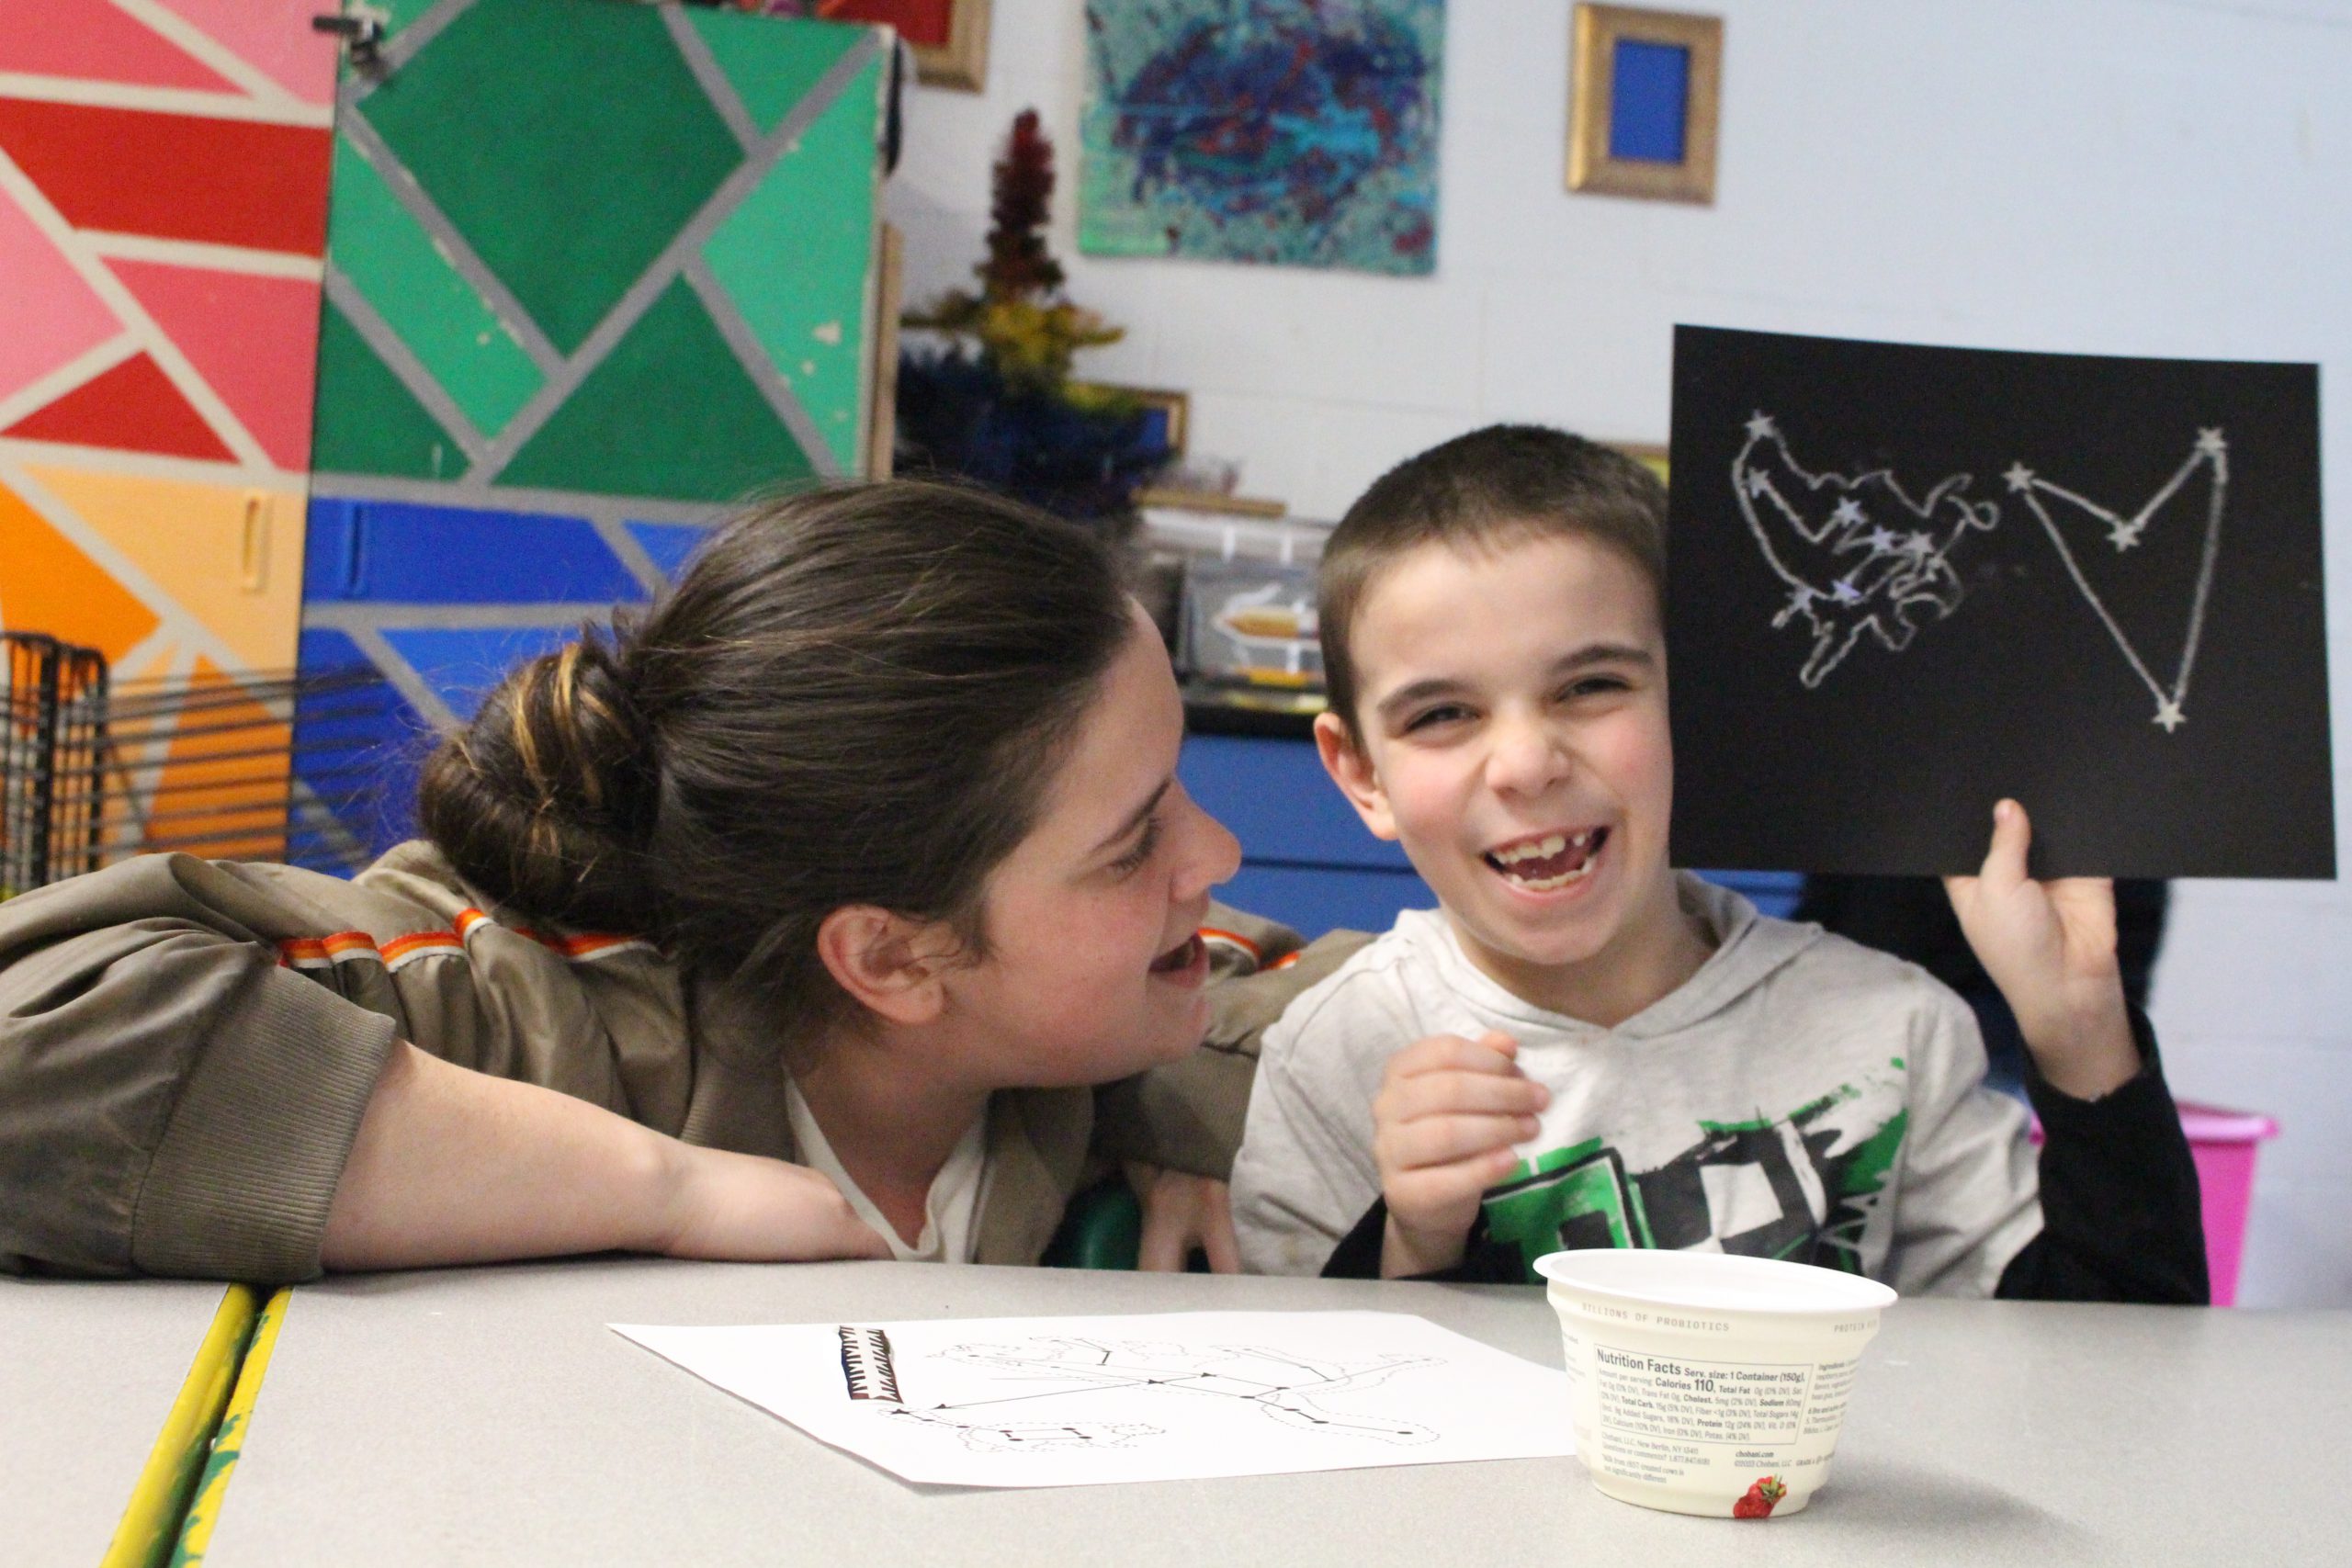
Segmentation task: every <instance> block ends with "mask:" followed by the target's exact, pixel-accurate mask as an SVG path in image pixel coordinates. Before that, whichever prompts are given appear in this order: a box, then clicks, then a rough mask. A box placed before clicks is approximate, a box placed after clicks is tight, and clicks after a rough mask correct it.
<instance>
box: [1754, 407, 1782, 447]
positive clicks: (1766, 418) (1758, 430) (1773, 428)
mask: <svg viewBox="0 0 2352 1568" xmlns="http://www.w3.org/2000/svg"><path fill="white" fill-rule="evenodd" d="M1747 434H1748V439H1750V440H1752V441H1762V440H1764V439H1766V438H1767V437H1770V436H1774V435H1778V434H1781V427H1780V426H1779V425H1777V424H1774V423H1772V416H1771V415H1770V414H1769V413H1766V412H1764V411H1763V410H1762V409H1758V410H1757V411H1756V417H1755V418H1754V419H1751V420H1749V421H1748V422H1747Z"/></svg>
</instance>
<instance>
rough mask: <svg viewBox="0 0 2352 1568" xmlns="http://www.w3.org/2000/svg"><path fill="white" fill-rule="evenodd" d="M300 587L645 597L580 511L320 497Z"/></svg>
mask: <svg viewBox="0 0 2352 1568" xmlns="http://www.w3.org/2000/svg"><path fill="white" fill-rule="evenodd" d="M302 580H303V592H304V595H305V597H306V599H308V600H309V601H311V602H317V601H319V600H323V599H342V600H356V601H361V602H368V601H373V602H376V603H379V604H386V603H389V604H618V603H621V602H623V601H638V600H642V599H643V598H644V597H645V588H644V585H643V584H641V583H639V581H637V579H636V577H634V576H633V575H631V573H630V572H629V570H628V568H627V567H625V566H623V565H622V564H621V562H620V558H618V557H617V556H616V555H614V554H613V552H612V551H611V550H610V549H609V548H607V547H605V541H604V540H603V539H601V538H599V537H597V535H596V530H595V529H594V527H592V526H590V525H589V523H588V521H587V520H586V519H585V518H582V517H564V516H560V515H553V514H549V513H533V512H503V511H485V510H479V509H476V508H471V507H458V506H426V505H421V504H418V503H416V502H404V501H350V500H344V499H339V498H334V497H314V498H313V499H312V501H311V527H310V554H309V556H308V558H306V559H305V562H304V565H303V572H302Z"/></svg>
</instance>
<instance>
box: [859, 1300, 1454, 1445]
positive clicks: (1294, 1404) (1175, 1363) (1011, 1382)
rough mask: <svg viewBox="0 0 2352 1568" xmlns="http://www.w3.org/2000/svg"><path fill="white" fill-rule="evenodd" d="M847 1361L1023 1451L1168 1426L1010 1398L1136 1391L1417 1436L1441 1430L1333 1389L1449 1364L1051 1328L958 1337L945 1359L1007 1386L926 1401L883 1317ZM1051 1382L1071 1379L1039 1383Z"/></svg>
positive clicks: (933, 1420)
mask: <svg viewBox="0 0 2352 1568" xmlns="http://www.w3.org/2000/svg"><path fill="white" fill-rule="evenodd" d="M841 1336H842V1375H843V1378H844V1380H845V1382H847V1384H848V1387H849V1396H850V1397H851V1398H852V1399H860V1400H872V1401H876V1402H877V1403H883V1404H890V1405H892V1406H893V1407H894V1408H892V1409H891V1411H890V1412H889V1414H890V1415H891V1416H894V1417H902V1418H904V1419H906V1420H908V1421H910V1422H916V1423H920V1424H922V1425H924V1426H933V1427H944V1428H945V1429H947V1430H949V1431H952V1432H954V1433H956V1435H957V1436H958V1437H959V1438H962V1440H963V1442H964V1444H965V1446H966V1447H967V1448H970V1449H975V1450H983V1451H989V1452H1014V1451H1019V1450H1036V1449H1046V1448H1128V1447H1132V1446H1133V1445H1134V1444H1135V1443H1136V1441H1137V1440H1138V1439H1140V1438H1152V1437H1159V1436H1161V1435H1163V1433H1164V1431H1165V1428H1162V1427H1155V1426H1152V1425H1150V1424H1149V1423H1147V1422H1136V1421H1087V1420H1070V1421H1057V1420H1054V1419H1053V1418H1052V1417H1051V1416H1046V1418H1045V1419H1042V1420H1028V1421H1022V1420H1006V1419H1004V1418H1003V1416H1002V1414H1001V1407H1002V1406H1005V1405H1012V1404H1026V1405H1031V1406H1035V1405H1037V1404H1042V1403H1045V1402H1048V1401H1054V1400H1065V1399H1070V1398H1075V1397H1081V1396H1084V1395H1088V1394H1092V1393H1101V1392H1102V1391H1103V1390H1105V1389H1118V1390H1125V1391H1133V1392H1136V1393H1144V1394H1146V1395H1147V1396H1148V1397H1153V1398H1173V1397H1179V1396H1182V1397H1185V1398H1206V1399H1218V1400H1227V1401H1231V1402H1235V1403H1238V1404H1241V1405H1243V1406H1246V1407H1248V1408H1250V1409H1254V1410H1256V1411H1257V1412H1258V1413H1259V1414H1261V1415H1262V1416H1265V1417H1266V1418H1267V1419H1269V1420H1272V1421H1274V1422H1277V1423H1279V1424H1281V1425H1283V1426H1285V1427H1295V1428H1298V1429H1300V1430H1303V1431H1311V1432H1318V1433H1322V1434H1324V1435H1326V1436H1339V1437H1351V1438H1370V1439H1372V1440H1374V1441H1376V1442H1384V1443H1396V1444H1412V1443H1429V1442H1434V1441H1436V1440H1437V1437H1438V1434H1437V1432H1436V1431H1435V1430H1433V1429H1432V1428H1430V1427H1425V1426H1422V1425H1420V1424H1419V1423H1418V1422H1412V1421H1399V1420H1397V1419H1394V1418H1391V1417H1382V1416H1356V1415H1350V1414H1348V1413H1346V1412H1342V1411H1336V1410H1331V1409H1328V1408H1326V1407H1325V1406H1324V1405H1322V1404H1318V1403H1317V1399H1318V1398H1319V1397H1321V1396H1327V1395H1329V1394H1331V1393H1337V1392H1338V1391H1339V1390H1340V1389H1343V1388H1358V1389H1363V1388H1371V1387H1374V1386H1376V1385H1377V1384H1379V1383H1380V1382H1384V1381H1385V1380H1386V1379H1387V1378H1388V1377H1390V1376H1391V1375H1392V1374H1394V1373H1396V1372H1398V1371H1403V1370H1405V1369H1406V1368H1408V1367H1420V1366H1437V1365H1440V1364H1442V1363H1441V1361H1440V1359H1438V1358H1436V1357H1432V1356H1400V1355H1384V1356H1380V1357H1377V1358H1375V1359H1373V1360H1371V1361H1369V1362H1364V1363H1361V1364H1358V1365H1353V1366H1351V1365H1349V1364H1348V1363H1346V1362H1343V1361H1336V1360H1324V1359H1316V1358H1311V1357H1305V1356H1300V1355H1296V1354H1295V1353H1292V1352H1289V1351H1283V1350H1272V1349H1265V1348H1260V1347H1255V1346H1248V1345H1203V1346H1196V1345H1178V1344H1172V1343H1169V1342H1165V1341H1143V1340H1097V1339H1073V1338H1064V1337H1052V1336H1043V1337H1035V1338H1031V1339H1026V1340H1023V1341H1020V1342H1018V1343H1015V1344H1009V1345H1005V1344H1000V1345H958V1346H956V1347H954V1348H951V1349H947V1350H943V1351H940V1352H938V1353H937V1356H936V1358H935V1359H944V1360H954V1361H960V1362H963V1363H965V1364H966V1365H968V1366H978V1367H989V1368H994V1369H998V1370H1001V1371H1004V1372H1007V1373H1009V1374H1011V1375H1009V1376H1006V1377H1002V1378H997V1379H992V1380H990V1382H992V1383H993V1384H995V1385H996V1386H1001V1387H1003V1388H1004V1389H1006V1390H1007V1392H1005V1393H991V1394H989V1395H987V1396H985V1397H981V1398H967V1399H957V1400H953V1401H941V1402H940V1403H937V1404H922V1403H921V1402H919V1401H915V1400H909V1399H906V1398H904V1397H903V1396H902V1395H901V1394H900V1393H899V1365H898V1361H897V1357H896V1355H895V1353H894V1351H893V1350H892V1348H891V1346H890V1342H889V1336H888V1334H886V1333H885V1332H884V1331H883V1330H881V1329H878V1328H859V1327H853V1326H851V1325H842V1329H841ZM1039 1383H1046V1384H1060V1385H1062V1386H1059V1387H1044V1388H1039V1387H1035V1386H1034V1385H1035V1384H1039Z"/></svg>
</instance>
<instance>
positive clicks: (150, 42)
mask: <svg viewBox="0 0 2352 1568" xmlns="http://www.w3.org/2000/svg"><path fill="white" fill-rule="evenodd" d="M280 25H281V26H285V27H286V28H288V31H291V30H292V27H291V22H290V20H286V19H281V20H280ZM0 71H10V72H18V71H21V72H27V73H31V74H33V75H36V76H95V77H96V78H97V79H98V80H100V81H102V82H127V83H130V85H133V86H139V87H193V88H195V89H197V90H198V91H199V92H207V93H238V94H240V95H241V96H242V93H243V89H241V88H239V87H238V86H237V85H235V84H234V83H232V82H227V81H223V80H222V79H221V78H220V76H219V75H218V74H216V73H213V72H212V71H210V70H209V69H207V68H206V67H205V66H203V65H200V64H198V62H196V61H194V60H192V59H190V58H189V57H188V56H187V55H186V54H184V53H182V52H181V51H180V50H179V49H178V48H177V47H176V46H175V45H173V44H171V43H168V42H166V41H165V40H164V39H163V38H162V37H161V36H160V35H158V34H156V33H153V32H151V31H149V30H148V29H147V28H143V27H141V26H140V25H139V24H138V23H137V22H135V21H132V20H131V19H130V17H128V16H126V15H125V14H124V13H122V12H120V11H118V10H116V9H115V8H114V7H113V6H109V5H107V0H40V6H37V7H36V6H25V7H24V9H23V11H22V14H21V15H17V16H12V17H9V18H8V25H7V26H6V28H0Z"/></svg>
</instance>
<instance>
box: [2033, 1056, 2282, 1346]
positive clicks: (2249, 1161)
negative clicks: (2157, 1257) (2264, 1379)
mask: <svg viewBox="0 0 2352 1568" xmlns="http://www.w3.org/2000/svg"><path fill="white" fill-rule="evenodd" d="M2173 1104H2174V1107H2175V1109H2177V1111H2179V1112H2180V1130H2181V1131H2182V1132H2184V1133H2186V1134H2188V1156H2189V1158H2191V1159H2193V1160H2195V1161H2196V1162H2197V1190H2198V1196H2199V1199H2200V1200H2201V1201H2200V1203H2199V1207H2200V1208H2202V1209H2203V1211H2204V1214H2205V1272H2206V1274H2207V1275H2208V1277H2210V1278H2211V1281H2212V1285H2213V1304H2214V1305H2215V1306H2222V1307H2225V1306H2235V1305H2236V1304H2237V1299H2238V1265H2239V1264H2240V1263H2242V1262H2244V1261H2245V1212H2246V1207H2247V1205H2248V1204H2249V1203H2251V1202H2252V1201H2253V1200H2254V1156H2255V1146H2256V1145H2258V1144H2260V1143H2261V1142H2262V1141H2263V1140H2264V1139H2265V1138H2275V1137H2277V1136H2278V1122H2273V1121H2272V1120H2271V1119H2270V1118H2269V1117H2267V1116H2262V1115H2257V1114H2256V1112H2254V1111H2224V1110H2222V1108H2221V1107H2220V1106H2218V1105H2199V1104H2198V1103H2196V1102H2195V1101H2194V1100H2175V1101H2174V1102H2173ZM2033 1141H2034V1142H2035V1143H2037V1144H2039V1143H2040V1142H2041V1120H2040V1119H2039V1118H2036V1119H2035V1121H2034V1123H2033Z"/></svg>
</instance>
